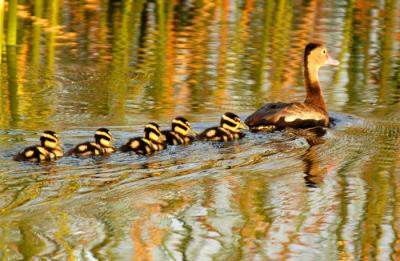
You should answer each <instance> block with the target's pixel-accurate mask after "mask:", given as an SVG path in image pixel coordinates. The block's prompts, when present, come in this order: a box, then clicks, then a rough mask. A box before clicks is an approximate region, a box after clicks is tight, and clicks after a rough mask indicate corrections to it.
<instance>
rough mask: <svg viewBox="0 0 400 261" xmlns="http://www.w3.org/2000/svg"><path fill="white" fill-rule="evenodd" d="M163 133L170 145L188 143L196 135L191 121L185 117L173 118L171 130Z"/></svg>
mask: <svg viewBox="0 0 400 261" xmlns="http://www.w3.org/2000/svg"><path fill="white" fill-rule="evenodd" d="M161 133H162V134H164V136H165V138H166V141H167V143H168V145H187V144H190V143H192V142H193V140H194V139H195V137H196V133H195V132H194V131H193V129H192V126H191V125H190V123H189V121H188V120H187V119H185V118H183V117H176V118H175V119H173V120H172V124H171V130H164V131H162V132H161Z"/></svg>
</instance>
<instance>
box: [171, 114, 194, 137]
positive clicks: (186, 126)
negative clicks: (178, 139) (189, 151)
mask: <svg viewBox="0 0 400 261" xmlns="http://www.w3.org/2000/svg"><path fill="white" fill-rule="evenodd" d="M171 127H172V131H174V132H176V133H179V134H181V135H183V136H196V135H197V133H196V132H195V131H194V130H193V129H192V126H191V125H190V122H189V121H188V120H187V119H185V118H183V117H176V118H175V119H173V120H172V126H171Z"/></svg>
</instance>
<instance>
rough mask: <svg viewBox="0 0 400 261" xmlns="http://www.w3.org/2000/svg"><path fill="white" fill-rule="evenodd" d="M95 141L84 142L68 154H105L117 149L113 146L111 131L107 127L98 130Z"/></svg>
mask: <svg viewBox="0 0 400 261" xmlns="http://www.w3.org/2000/svg"><path fill="white" fill-rule="evenodd" d="M94 139H95V142H90V141H89V142H84V143H81V144H78V145H76V146H75V147H74V148H73V149H71V150H70V151H69V152H68V155H78V156H105V155H108V154H111V153H113V152H115V151H116V149H115V148H114V147H113V146H112V135H111V132H110V131H109V130H108V129H106V128H100V129H98V130H96V133H95V135H94Z"/></svg>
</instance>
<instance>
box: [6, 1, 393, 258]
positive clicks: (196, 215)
mask: <svg viewBox="0 0 400 261" xmlns="http://www.w3.org/2000/svg"><path fill="white" fill-rule="evenodd" d="M19 2H20V5H19V6H18V19H19V25H18V45H17V47H15V48H13V47H7V48H6V50H5V54H3V55H2V58H3V63H2V68H1V81H0V83H1V86H0V92H1V95H0V137H1V138H0V172H1V173H0V256H1V257H3V258H4V259H5V260H15V259H31V258H34V257H40V258H47V259H67V258H71V259H112V260H127V259H135V260H151V259H155V260H210V259H217V260H240V259H243V260H266V259H273V260H286V259H293V260H336V259H346V260H359V259H383V260H387V259H394V260H397V259H399V258H400V254H399V247H400V245H399V240H400V208H399V207H398V206H399V205H400V204H399V202H400V192H399V189H398V187H399V185H400V180H399V177H398V176H399V175H398V174H399V173H400V160H399V159H400V150H399V145H400V124H399V123H398V122H399V119H400V114H399V111H400V110H399V109H400V106H399V100H400V92H399V86H400V42H399V40H400V34H399V32H400V21H399V19H398V17H399V12H400V11H399V10H400V3H399V2H398V1H395V0H385V1H375V0H369V1H358V0H357V1H294V2H293V1H261V0H252V1H250V0H248V1H226V0H222V1H161V0H157V1H140V0H139V1H131V0H123V1H101V0H99V1H83V2H82V1H79V2H78V1H72V0H65V1H47V2H46V1H42V0H35V1H28V2H27V1H25V2H24V1H22V2H21V1H19ZM311 40H319V41H323V42H325V43H326V44H327V46H328V48H329V50H330V52H331V53H332V55H333V56H334V57H337V58H339V59H340V61H341V65H340V66H339V67H338V68H329V69H324V70H322V71H321V72H320V78H321V82H322V85H323V87H324V93H325V97H326V99H327V104H328V107H329V110H330V111H331V116H332V117H333V118H334V119H335V125H334V126H333V127H332V128H330V129H329V130H328V131H327V133H326V135H325V136H323V137H322V138H315V137H310V136H308V134H307V133H294V132H291V131H285V132H276V133H271V134H262V133H258V134H252V133H249V134H248V135H247V136H246V137H245V138H244V139H243V140H241V141H239V142H235V143H227V144H212V143H205V142H196V143H194V144H193V145H190V146H186V147H169V148H168V149H167V150H165V151H163V152H161V153H159V154H157V155H155V156H153V157H138V156H136V155H130V154H124V153H116V154H113V155H111V156H110V157H108V158H104V159H99V158H88V159H79V158H74V157H65V158H62V159H60V160H59V161H57V162H56V163H54V164H44V165H35V164H29V163H23V164H21V163H18V162H14V161H12V160H11V158H12V156H13V155H14V154H15V153H16V152H17V151H19V150H21V149H22V148H24V147H26V146H29V145H31V144H34V143H36V142H37V138H38V134H39V133H41V131H43V130H45V129H53V130H55V131H57V132H58V133H59V136H60V137H61V141H62V142H63V143H64V147H65V149H69V148H71V147H72V146H73V145H74V144H77V143H79V142H82V141H85V140H88V139H91V137H92V135H93V131H94V130H95V129H97V128H98V127H100V126H102V127H107V128H109V129H110V130H111V131H112V132H113V134H114V136H115V139H116V144H117V145H121V144H123V143H124V142H125V141H126V140H127V139H128V138H129V137H133V136H136V135H139V134H141V133H142V129H143V125H144V124H145V123H147V122H148V121H157V122H158V123H160V125H161V126H162V127H163V128H167V127H169V125H170V120H171V119H172V118H173V117H175V116H177V115H184V116H186V117H187V118H188V119H189V120H190V121H191V122H193V126H194V129H195V130H196V131H200V130H202V129H204V128H206V127H209V126H211V125H214V124H215V123H216V122H218V121H219V118H220V115H221V114H222V113H223V112H226V111H232V112H235V113H238V114H239V115H240V116H241V117H242V118H244V117H246V116H247V115H248V114H249V113H250V112H252V111H253V110H255V109H256V108H257V107H259V106H261V105H262V104H263V103H265V102H266V101H273V100H296V101H297V100H302V99H303V97H304V93H305V91H304V89H303V87H302V81H303V79H302V56H303V48H304V46H305V44H306V43H307V42H309V41H311ZM398 200H399V201H398Z"/></svg>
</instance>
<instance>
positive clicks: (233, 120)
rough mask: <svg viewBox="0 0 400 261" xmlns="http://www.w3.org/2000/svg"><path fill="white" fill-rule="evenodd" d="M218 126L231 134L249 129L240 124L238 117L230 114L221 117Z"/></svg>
mask: <svg viewBox="0 0 400 261" xmlns="http://www.w3.org/2000/svg"><path fill="white" fill-rule="evenodd" d="M220 126H221V127H222V128H224V129H227V130H229V131H232V132H240V129H249V128H248V127H247V126H246V125H245V124H244V123H243V122H241V120H240V118H239V116H237V115H236V114H234V113H232V112H227V113H225V114H224V115H222V118H221V123H220Z"/></svg>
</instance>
